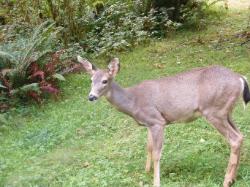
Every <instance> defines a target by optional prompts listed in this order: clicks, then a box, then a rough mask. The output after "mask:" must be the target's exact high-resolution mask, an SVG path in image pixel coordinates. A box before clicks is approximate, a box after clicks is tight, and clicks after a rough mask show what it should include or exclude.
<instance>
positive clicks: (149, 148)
mask: <svg viewBox="0 0 250 187" xmlns="http://www.w3.org/2000/svg"><path fill="white" fill-rule="evenodd" d="M147 140H148V142H147V161H146V166H145V170H146V172H150V169H151V162H152V150H153V140H152V135H151V132H150V130H149V129H148V139H147Z"/></svg>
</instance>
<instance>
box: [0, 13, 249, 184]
mask: <svg viewBox="0 0 250 187" xmlns="http://www.w3.org/2000/svg"><path fill="white" fill-rule="evenodd" d="M247 18H248V14H247V13H246V11H241V12H237V11H232V12H230V13H229V14H228V15H227V16H225V18H224V19H222V20H220V21H217V22H216V23H214V24H212V25H211V26H209V27H208V29H207V30H203V31H200V32H191V31H183V32H178V33H177V34H176V35H174V36H172V37H170V38H168V39H164V40H161V41H155V42H152V43H151V44H150V46H146V47H145V46H144V47H139V48H136V49H135V50H134V51H132V52H130V53H126V54H120V55H119V58H120V61H121V71H120V74H119V75H118V77H117V82H119V83H120V84H121V85H123V86H130V85H133V84H136V83H138V82H140V81H141V80H145V79H153V78H157V77H162V76H166V75H173V74H176V73H178V72H181V71H185V70H187V69H190V68H193V67H200V66H207V65H211V64H221V65H224V66H226V67H229V68H231V69H233V70H234V71H236V72H239V73H241V74H243V75H245V76H247V77H248V78H250V74H249V69H250V63H249V62H250V51H249V49H248V48H247V45H244V46H239V45H237V42H238V40H237V39H234V38H235V37H232V36H233V34H235V33H237V32H239V30H240V29H242V28H245V27H246V26H247V21H248V19H247ZM230 37H231V39H230V40H223V39H225V38H230ZM96 63H97V64H99V66H102V65H100V64H103V63H102V59H98V60H97V62H96ZM62 86H63V96H62V98H61V99H60V101H57V102H55V101H49V102H48V103H46V104H45V105H43V106H40V107H38V106H28V107H18V108H14V109H12V111H10V112H9V113H8V114H6V115H4V117H5V118H6V120H7V122H5V123H6V124H5V125H1V126H0V132H1V134H0V186H11V187H12V186H15V187H16V186H17V187H19V186H20V187H21V186H23V187H26V186H41V187H43V186H53V187H57V186H58V187H59V186H60V187H61V186H65V187H66V186H67V187H68V186H69V187H70V186H74V187H75V186H87V187H89V186H119V187H120V186H151V184H152V179H153V175H152V173H150V174H146V173H145V172H144V164H145V161H146V154H145V153H146V151H145V145H146V129H145V128H142V127H139V126H137V125H136V123H135V122H134V121H133V120H132V119H130V118H129V117H127V116H125V115H124V114H121V113H119V112H117V111H116V110H115V109H114V108H112V107H111V106H110V104H109V103H107V101H105V99H101V100H99V101H98V102H97V103H90V102H88V101H87V95H88V91H89V87H90V79H89V77H88V76H87V75H85V74H81V75H71V76H69V77H67V81H66V82H65V83H63V85H62ZM249 113H250V107H247V109H246V110H245V111H244V110H243V107H242V106H241V105H238V106H237V107H236V110H235V112H234V119H235V121H236V123H237V124H238V127H239V128H240V130H241V131H242V133H243V134H244V137H245V142H244V145H243V147H242V151H241V164H240V168H239V172H238V177H237V182H236V184H235V186H236V187H246V186H250V183H249V181H250V149H249V148H250V140H249V137H250V122H249V121H250V115H249ZM2 117H3V114H2ZM228 159H229V147H228V146H227V144H226V141H225V140H224V139H223V137H222V136H221V135H219V133H218V132H217V131H216V130H214V129H213V128H212V127H211V126H210V125H209V124H207V122H206V121H205V120H203V119H198V120H197V121H195V122H192V123H189V124H185V125H184V124H177V125H171V126H169V127H168V128H166V129H165V144H164V151H163V154H162V160H161V184H162V186H168V187H169V186H170V187H179V186H181V187H182V186H183V187H184V186H185V187H189V186H190V187H191V186H192V187H193V186H198V187H199V186H200V187H216V186H221V185H222V182H223V177H224V173H225V168H226V165H227V162H228Z"/></svg>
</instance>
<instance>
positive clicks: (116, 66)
mask: <svg viewBox="0 0 250 187" xmlns="http://www.w3.org/2000/svg"><path fill="white" fill-rule="evenodd" d="M108 70H109V74H110V75H111V76H112V77H115V76H116V75H117V73H118V72H119V70H120V63H119V59H118V58H114V59H113V60H112V61H111V62H110V63H109V65H108Z"/></svg>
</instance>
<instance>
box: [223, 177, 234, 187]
mask: <svg viewBox="0 0 250 187" xmlns="http://www.w3.org/2000/svg"><path fill="white" fill-rule="evenodd" d="M234 183H235V180H234V179H231V180H225V181H224V183H223V187H231V186H232V185H233V184H234Z"/></svg>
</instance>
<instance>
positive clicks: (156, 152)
mask: <svg viewBox="0 0 250 187" xmlns="http://www.w3.org/2000/svg"><path fill="white" fill-rule="evenodd" d="M149 130H150V134H151V136H152V145H153V149H152V158H153V161H154V187H159V186H160V159H161V151H162V144H163V138H164V137H163V135H164V127H163V126H161V125H154V126H151V127H150V129H149Z"/></svg>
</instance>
